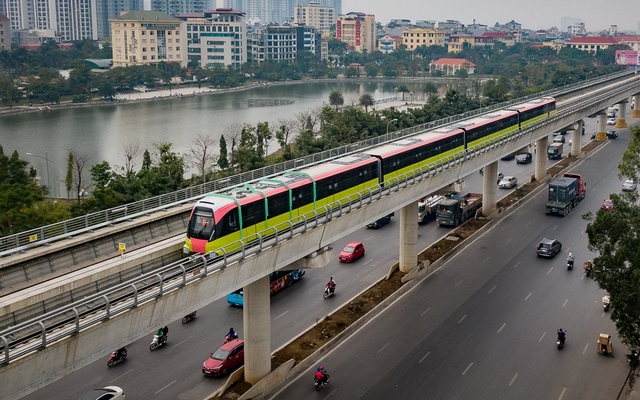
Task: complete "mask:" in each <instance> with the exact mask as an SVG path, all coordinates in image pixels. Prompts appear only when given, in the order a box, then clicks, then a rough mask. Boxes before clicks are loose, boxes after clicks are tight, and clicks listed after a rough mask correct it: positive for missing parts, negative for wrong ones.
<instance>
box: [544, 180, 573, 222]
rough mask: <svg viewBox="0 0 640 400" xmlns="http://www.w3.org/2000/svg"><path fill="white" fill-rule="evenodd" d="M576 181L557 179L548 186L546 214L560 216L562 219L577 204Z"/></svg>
mask: <svg viewBox="0 0 640 400" xmlns="http://www.w3.org/2000/svg"><path fill="white" fill-rule="evenodd" d="M577 187H578V180H577V179H576V178H565V177H562V178H558V179H556V180H555V181H553V182H551V183H550V184H549V200H548V201H547V208H546V211H545V212H546V213H547V214H560V215H562V216H563V217H564V216H566V215H567V214H569V213H570V212H571V209H572V208H573V207H575V206H576V204H578V193H577V192H576V189H577Z"/></svg>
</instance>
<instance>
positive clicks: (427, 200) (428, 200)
mask: <svg viewBox="0 0 640 400" xmlns="http://www.w3.org/2000/svg"><path fill="white" fill-rule="evenodd" d="M443 199H444V196H440V195H434V196H427V197H423V198H421V199H420V200H418V224H425V223H427V221H429V220H430V219H434V218H435V217H436V211H437V210H438V204H440V202H441V201H442V200H443Z"/></svg>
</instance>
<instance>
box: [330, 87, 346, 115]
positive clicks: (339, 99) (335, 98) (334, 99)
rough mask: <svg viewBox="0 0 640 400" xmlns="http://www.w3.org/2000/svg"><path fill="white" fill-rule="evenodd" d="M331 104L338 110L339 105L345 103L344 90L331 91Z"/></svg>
mask: <svg viewBox="0 0 640 400" xmlns="http://www.w3.org/2000/svg"><path fill="white" fill-rule="evenodd" d="M329 104H331V105H332V106H334V107H335V108H336V111H338V107H340V106H341V105H343V104H344V97H343V96H342V92H341V91H339V90H332V91H331V93H329Z"/></svg>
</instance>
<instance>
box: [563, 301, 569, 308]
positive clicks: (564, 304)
mask: <svg viewBox="0 0 640 400" xmlns="http://www.w3.org/2000/svg"><path fill="white" fill-rule="evenodd" d="M568 301H569V299H566V300H565V301H564V303H563V304H562V307H564V306H566V305H567V302H568Z"/></svg>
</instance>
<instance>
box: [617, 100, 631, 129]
mask: <svg viewBox="0 0 640 400" xmlns="http://www.w3.org/2000/svg"><path fill="white" fill-rule="evenodd" d="M616 128H628V126H627V101H626V100H625V101H623V102H622V103H618V122H616Z"/></svg>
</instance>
